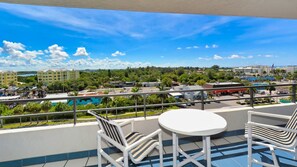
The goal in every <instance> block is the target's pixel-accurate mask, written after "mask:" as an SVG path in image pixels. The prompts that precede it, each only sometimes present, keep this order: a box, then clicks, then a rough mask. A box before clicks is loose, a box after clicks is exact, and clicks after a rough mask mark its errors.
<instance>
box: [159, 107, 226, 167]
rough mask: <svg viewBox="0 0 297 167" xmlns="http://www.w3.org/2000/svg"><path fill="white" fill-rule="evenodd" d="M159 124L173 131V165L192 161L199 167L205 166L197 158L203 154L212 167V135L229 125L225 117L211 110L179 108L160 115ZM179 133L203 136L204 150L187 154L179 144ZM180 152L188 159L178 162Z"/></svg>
mask: <svg viewBox="0 0 297 167" xmlns="http://www.w3.org/2000/svg"><path fill="white" fill-rule="evenodd" d="M159 124H160V125H161V126H162V127H163V128H165V129H167V130H169V131H171V132H172V146H173V167H179V166H183V165H185V164H187V163H189V162H192V163H194V164H195V165H197V166H199V167H203V165H202V164H201V163H200V162H198V161H197V160H196V159H197V158H198V157H200V156H203V155H204V158H205V160H207V167H211V156H210V152H211V149H210V136H211V135H214V134H218V133H220V132H222V131H224V130H225V129H226V127H227V122H226V120H225V119H224V118H223V117H221V116H219V115H217V114H215V113H213V112H210V111H205V110H197V109H177V110H171V111H167V112H165V113H163V114H161V115H160V117H159ZM177 134H182V135H187V136H202V138H203V149H202V151H201V152H199V153H197V154H195V155H193V156H189V155H187V154H186V153H185V152H184V151H183V150H182V149H180V147H179V145H178V136H177ZM179 153H181V154H182V155H183V156H185V157H186V159H185V160H183V161H182V162H180V163H179V164H178V163H177V156H178V154H179Z"/></svg>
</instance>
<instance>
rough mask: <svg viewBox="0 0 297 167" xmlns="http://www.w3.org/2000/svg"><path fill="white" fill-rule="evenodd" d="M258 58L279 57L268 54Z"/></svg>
mask: <svg viewBox="0 0 297 167" xmlns="http://www.w3.org/2000/svg"><path fill="white" fill-rule="evenodd" d="M258 57H265V58H276V57H277V56H274V55H270V54H266V55H261V54H260V55H258Z"/></svg>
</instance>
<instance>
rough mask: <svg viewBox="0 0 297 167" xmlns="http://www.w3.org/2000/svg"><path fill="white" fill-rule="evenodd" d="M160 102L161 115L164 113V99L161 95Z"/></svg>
mask: <svg viewBox="0 0 297 167" xmlns="http://www.w3.org/2000/svg"><path fill="white" fill-rule="evenodd" d="M161 100H162V111H161V113H163V112H164V97H163V95H162V98H161Z"/></svg>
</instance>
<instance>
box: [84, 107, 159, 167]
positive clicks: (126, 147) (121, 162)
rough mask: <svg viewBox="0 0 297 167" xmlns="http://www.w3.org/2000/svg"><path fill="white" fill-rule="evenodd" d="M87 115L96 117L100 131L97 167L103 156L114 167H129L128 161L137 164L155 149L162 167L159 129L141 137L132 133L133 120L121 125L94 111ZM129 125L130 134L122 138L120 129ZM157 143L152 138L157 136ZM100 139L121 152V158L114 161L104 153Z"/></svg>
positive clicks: (99, 166)
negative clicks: (157, 151)
mask: <svg viewBox="0 0 297 167" xmlns="http://www.w3.org/2000/svg"><path fill="white" fill-rule="evenodd" d="M88 113H89V114H91V115H93V116H95V117H96V119H97V121H98V124H99V128H100V130H99V131H98V136H97V138H98V149H97V151H98V153H97V154H98V167H101V166H102V157H101V156H103V157H104V158H105V159H106V160H107V161H108V162H110V163H111V164H112V165H114V166H116V167H120V166H124V167H128V166H129V162H128V161H129V159H130V160H131V161H132V162H133V163H135V164H139V163H141V161H142V160H143V159H144V158H145V157H146V156H147V155H148V154H149V153H151V152H152V151H153V150H154V149H155V148H156V149H158V150H159V154H160V155H159V158H160V166H161V167H162V166H163V146H162V133H161V132H162V131H161V129H158V130H156V131H155V132H153V133H151V134H149V135H147V136H146V135H143V134H141V133H139V132H135V131H134V120H129V121H126V122H123V123H119V124H118V123H116V122H114V121H111V120H108V119H106V118H103V117H101V116H99V115H97V114H96V113H95V112H94V111H91V110H89V111H88ZM128 124H131V133H129V134H128V135H126V136H124V134H123V131H122V128H121V127H123V126H125V125H128ZM157 135H158V138H159V141H157V140H154V139H153V137H154V136H157ZM102 139H104V140H105V141H107V142H108V143H109V144H111V145H113V146H115V147H116V148H118V149H119V150H120V151H122V152H123V157H120V158H118V159H117V160H114V159H113V158H112V157H111V156H109V155H108V154H107V153H106V152H104V150H103V148H102V146H101V142H102Z"/></svg>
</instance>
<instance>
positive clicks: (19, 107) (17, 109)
mask: <svg viewBox="0 0 297 167" xmlns="http://www.w3.org/2000/svg"><path fill="white" fill-rule="evenodd" d="M23 112H24V106H23V105H20V104H19V105H17V106H15V107H14V109H13V113H14V114H23Z"/></svg>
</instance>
